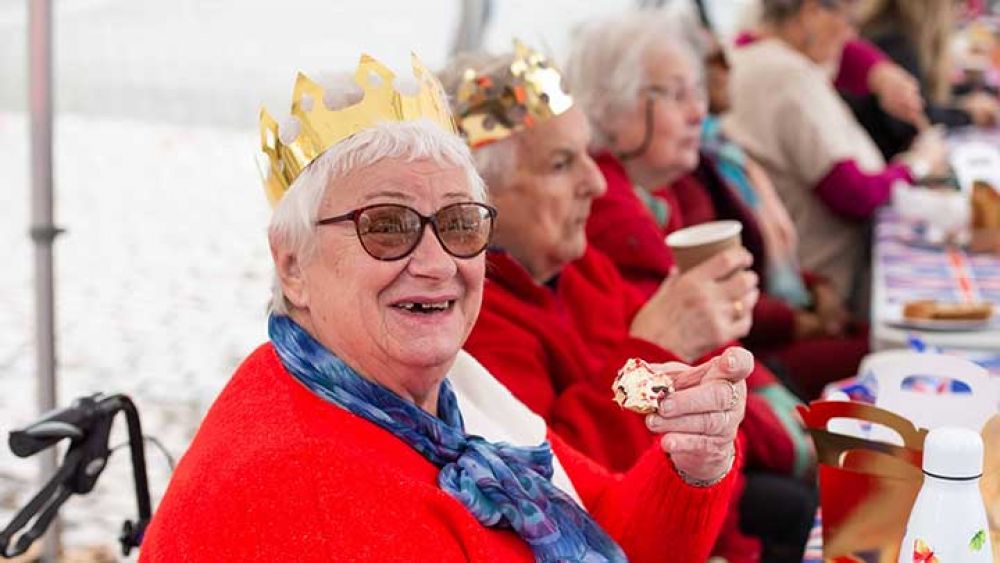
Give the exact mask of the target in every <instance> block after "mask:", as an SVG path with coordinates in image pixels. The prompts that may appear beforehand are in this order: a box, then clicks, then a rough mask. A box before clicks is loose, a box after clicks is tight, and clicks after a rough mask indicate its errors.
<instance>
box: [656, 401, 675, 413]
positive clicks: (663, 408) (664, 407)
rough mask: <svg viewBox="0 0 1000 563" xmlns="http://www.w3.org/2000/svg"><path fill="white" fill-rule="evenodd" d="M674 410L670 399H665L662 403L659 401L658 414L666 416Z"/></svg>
mask: <svg viewBox="0 0 1000 563" xmlns="http://www.w3.org/2000/svg"><path fill="white" fill-rule="evenodd" d="M674 408H676V405H675V404H674V401H672V400H670V399H665V400H663V401H660V412H661V413H663V414H667V413H669V412H670V411H672V410H674Z"/></svg>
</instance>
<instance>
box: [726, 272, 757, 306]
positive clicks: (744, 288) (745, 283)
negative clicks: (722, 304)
mask: <svg viewBox="0 0 1000 563" xmlns="http://www.w3.org/2000/svg"><path fill="white" fill-rule="evenodd" d="M759 282H760V279H759V278H758V276H757V274H756V273H754V272H752V271H749V270H745V271H742V272H739V273H737V274H736V275H734V276H732V277H730V278H729V279H727V280H725V281H723V282H721V283H720V284H719V286H720V287H719V289H720V290H721V292H722V294H723V295H724V296H725V298H726V300H727V301H732V300H734V299H742V298H743V297H745V296H746V294H747V293H750V292H751V291H753V290H755V289H757V284H758V283H759Z"/></svg>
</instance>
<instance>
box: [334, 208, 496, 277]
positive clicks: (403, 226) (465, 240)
mask: <svg viewBox="0 0 1000 563" xmlns="http://www.w3.org/2000/svg"><path fill="white" fill-rule="evenodd" d="M496 216H497V210H496V209H494V208H492V207H490V206H489V205H485V204H482V203H477V202H471V201H469V202H461V203H452V204H449V205H446V206H444V207H442V208H441V209H438V210H437V211H435V212H434V213H433V214H431V215H429V216H428V215H422V214H421V213H420V212H419V211H417V210H416V209H413V208H412V207H408V206H406V205H399V204H395V203H380V204H376V205H369V206H366V207H362V208H360V209H355V210H354V211H350V212H348V213H345V214H343V215H338V216H336V217H328V218H326V219H320V220H319V221H316V225H317V226H319V225H332V224H335V223H343V222H346V221H351V222H353V223H354V229H355V231H356V233H357V235H358V241H360V242H361V247H362V248H364V249H365V252H367V253H368V254H369V255H370V256H371V257H372V258H375V259H376V260H383V261H387V262H388V261H392V260H400V259H402V258H405V257H407V256H409V255H410V253H411V252H413V250H414V249H415V248H417V245H418V244H420V240H421V239H422V238H423V236H424V230H425V229H424V227H425V226H426V225H427V224H428V223H429V224H430V225H431V228H432V229H433V230H434V236H435V237H437V239H438V242H440V243H441V247H442V248H444V250H445V252H447V253H448V254H450V255H452V256H454V257H455V258H472V257H474V256H477V255H479V254H480V253H481V252H482V251H484V250H486V247H487V246H488V245H489V244H490V238H491V237H492V236H493V220H494V219H495V218H496Z"/></svg>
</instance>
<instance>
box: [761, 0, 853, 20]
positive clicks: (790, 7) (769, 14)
mask: <svg viewBox="0 0 1000 563" xmlns="http://www.w3.org/2000/svg"><path fill="white" fill-rule="evenodd" d="M817 2H818V3H819V5H820V6H823V7H825V8H835V7H836V6H837V5H838V4H839V0H817ZM805 3H806V0H760V18H761V20H763V21H765V22H768V23H781V22H783V21H785V20H787V19H789V18H791V17H793V16H795V15H796V14H798V13H799V12H800V11H801V10H802V6H804V5H805Z"/></svg>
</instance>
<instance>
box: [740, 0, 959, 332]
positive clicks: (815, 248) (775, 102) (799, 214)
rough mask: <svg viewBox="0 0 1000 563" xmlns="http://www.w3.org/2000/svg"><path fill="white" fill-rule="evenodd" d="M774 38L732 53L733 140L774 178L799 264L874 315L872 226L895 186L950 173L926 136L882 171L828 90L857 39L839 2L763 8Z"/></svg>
mask: <svg viewBox="0 0 1000 563" xmlns="http://www.w3.org/2000/svg"><path fill="white" fill-rule="evenodd" d="M762 9H763V13H762V17H763V18H764V21H765V22H766V23H767V25H768V27H769V29H771V30H772V34H771V35H770V36H769V37H767V38H766V39H761V40H759V41H757V42H755V43H753V44H751V45H747V46H744V47H742V48H740V49H737V50H735V51H734V52H733V53H732V57H731V64H732V74H731V85H730V89H731V90H730V91H731V92H733V93H738V95H734V96H733V97H732V107H731V110H730V112H729V114H728V115H727V116H726V117H725V118H724V122H723V128H724V130H725V132H726V133H727V135H728V136H729V137H730V138H731V139H733V140H734V141H735V142H736V143H738V144H739V145H740V146H741V147H743V148H744V150H746V151H747V152H748V153H749V154H750V155H751V156H752V157H753V158H754V159H755V160H756V161H758V162H759V163H760V164H761V165H762V166H763V167H764V169H765V170H766V171H767V172H768V174H769V176H770V177H771V179H772V181H773V182H774V185H775V188H776V190H777V193H778V195H779V196H780V197H781V200H782V202H783V203H784V204H785V206H786V207H787V209H788V211H789V213H790V215H791V217H792V218H793V220H794V221H795V226H796V230H797V231H798V235H799V258H800V262H801V264H802V266H803V268H805V269H806V270H808V271H811V272H814V273H816V274H819V275H821V276H823V277H824V278H826V279H827V280H829V281H830V283H831V284H832V286H833V288H834V289H835V294H836V296H837V297H838V298H839V299H840V301H841V302H842V303H845V304H846V305H847V307H848V310H849V311H851V312H852V313H853V314H855V315H859V316H863V315H867V310H868V285H869V281H868V262H869V260H868V253H869V247H870V241H869V239H868V231H867V229H868V225H869V221H870V219H871V217H872V216H873V215H874V213H875V211H876V209H878V207H880V206H881V205H883V204H885V203H887V202H888V201H889V198H890V196H891V194H892V186H893V183H894V182H896V181H905V182H913V181H915V180H918V179H919V178H921V177H924V176H926V175H928V174H932V173H940V172H941V171H943V170H944V168H945V165H946V162H945V157H946V154H945V146H944V142H943V140H942V139H941V138H940V136H939V135H937V134H935V132H934V131H933V130H931V131H928V132H927V133H926V134H923V135H921V136H919V137H917V139H915V140H914V142H913V144H912V145H911V146H910V148H909V149H908V150H907V151H906V152H904V153H901V154H900V155H899V156H898V157H897V159H896V160H895V161H894V162H892V163H891V164H886V162H885V160H884V159H883V158H882V155H881V153H880V152H879V150H878V148H877V147H876V145H875V143H874V142H873V141H872V140H871V137H869V136H868V134H867V133H866V132H865V130H864V128H863V127H861V126H860V125H859V124H858V122H857V120H856V119H855V118H854V116H853V115H852V113H851V110H850V108H849V107H848V106H847V104H846V103H845V102H844V101H843V100H842V99H841V98H840V96H839V95H838V93H837V91H836V89H834V87H833V86H832V85H831V84H830V81H829V78H828V76H829V75H828V73H827V69H828V68H829V67H830V66H831V65H833V64H835V61H836V60H837V57H838V56H839V54H840V52H841V51H842V49H843V45H844V42H845V41H846V40H847V39H848V38H849V37H850V36H851V34H852V30H851V25H850V21H849V19H848V16H849V13H848V7H847V5H846V4H845V3H844V2H842V1H840V0H763V8H762Z"/></svg>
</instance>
